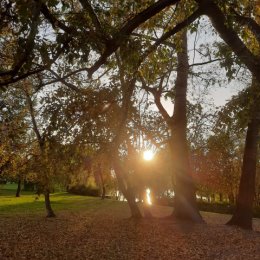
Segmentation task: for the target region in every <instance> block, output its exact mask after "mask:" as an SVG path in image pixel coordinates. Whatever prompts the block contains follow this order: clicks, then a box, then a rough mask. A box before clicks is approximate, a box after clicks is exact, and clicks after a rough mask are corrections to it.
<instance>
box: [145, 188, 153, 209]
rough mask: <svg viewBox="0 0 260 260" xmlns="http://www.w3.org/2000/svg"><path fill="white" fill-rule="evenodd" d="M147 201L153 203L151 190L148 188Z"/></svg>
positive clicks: (149, 203)
mask: <svg viewBox="0 0 260 260" xmlns="http://www.w3.org/2000/svg"><path fill="white" fill-rule="evenodd" d="M146 201H147V204H148V205H152V200H151V190H150V189H146Z"/></svg>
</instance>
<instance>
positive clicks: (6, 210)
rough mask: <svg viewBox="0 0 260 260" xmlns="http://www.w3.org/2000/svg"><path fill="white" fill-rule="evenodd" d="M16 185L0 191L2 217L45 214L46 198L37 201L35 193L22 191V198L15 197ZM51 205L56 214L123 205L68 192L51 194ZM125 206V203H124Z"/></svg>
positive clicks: (4, 187) (0, 213)
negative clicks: (63, 211)
mask: <svg viewBox="0 0 260 260" xmlns="http://www.w3.org/2000/svg"><path fill="white" fill-rule="evenodd" d="M15 188H16V185H13V184H8V185H4V186H2V187H1V189H0V215H3V214H4V215H6V214H8V215H10V214H39V213H41V214H45V207H44V196H43V195H41V196H40V198H39V199H36V195H35V194H34V193H33V192H24V191H22V193H21V197H19V198H16V197H15ZM51 203H52V207H53V210H54V211H55V212H58V211H62V210H69V211H70V210H71V211H76V210H87V211H88V210H98V209H99V208H104V207H105V208H107V207H112V208H113V206H114V205H118V204H121V203H120V202H118V201H114V200H105V201H102V200H101V199H100V198H96V197H87V196H78V195H73V194H69V193H67V192H58V193H53V194H51ZM124 204H125V203H124Z"/></svg>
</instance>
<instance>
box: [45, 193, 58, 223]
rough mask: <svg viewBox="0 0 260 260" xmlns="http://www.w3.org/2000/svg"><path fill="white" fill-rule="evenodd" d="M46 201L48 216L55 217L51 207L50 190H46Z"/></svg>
mask: <svg viewBox="0 0 260 260" xmlns="http://www.w3.org/2000/svg"><path fill="white" fill-rule="evenodd" d="M44 202H45V208H46V212H47V216H46V217H47V218H53V217H56V216H55V214H54V211H53V210H52V207H51V201H50V191H49V190H46V191H45V192H44Z"/></svg>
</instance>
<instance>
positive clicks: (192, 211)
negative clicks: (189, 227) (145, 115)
mask: <svg viewBox="0 0 260 260" xmlns="http://www.w3.org/2000/svg"><path fill="white" fill-rule="evenodd" d="M180 45H181V46H180V47H181V50H180V51H179V52H178V53H177V59H178V65H177V79H176V84H175V103H174V114H173V120H172V123H171V124H170V128H171V132H172V139H171V150H172V156H173V164H174V165H173V167H174V179H175V199H174V212H173V215H174V216H175V217H177V218H179V219H185V220H190V221H193V222H203V220H202V217H201V215H200V213H199V210H198V207H197V202H196V193H195V185H194V182H193V179H192V176H191V167H190V162H189V152H188V143H187V133H186V131H187V85H188V72H189V64H188V51H187V35H186V32H183V33H182V35H181V44H180Z"/></svg>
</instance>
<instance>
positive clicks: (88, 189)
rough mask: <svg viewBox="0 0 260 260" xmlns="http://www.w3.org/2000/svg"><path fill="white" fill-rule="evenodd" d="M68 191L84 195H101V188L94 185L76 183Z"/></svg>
mask: <svg viewBox="0 0 260 260" xmlns="http://www.w3.org/2000/svg"><path fill="white" fill-rule="evenodd" d="M68 192H69V193H72V194H76V195H83V196H94V197H98V196H100V194H99V189H98V188H97V187H93V186H85V185H75V186H72V187H69V188H68Z"/></svg>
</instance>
